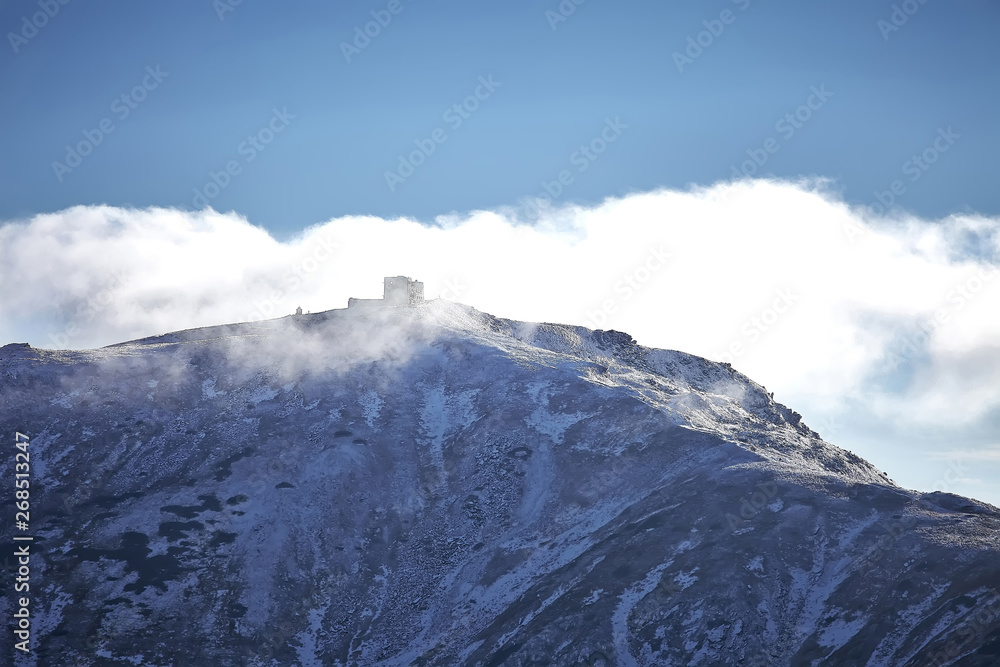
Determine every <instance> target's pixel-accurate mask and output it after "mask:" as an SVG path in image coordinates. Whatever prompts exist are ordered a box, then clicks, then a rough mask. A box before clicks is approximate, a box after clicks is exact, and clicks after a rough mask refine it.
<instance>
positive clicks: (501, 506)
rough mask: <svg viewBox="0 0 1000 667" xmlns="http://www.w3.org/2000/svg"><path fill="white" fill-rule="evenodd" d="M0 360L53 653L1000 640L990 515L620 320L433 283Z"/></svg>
mask: <svg viewBox="0 0 1000 667" xmlns="http://www.w3.org/2000/svg"><path fill="white" fill-rule="evenodd" d="M0 378H2V385H0V433H3V434H5V435H4V436H3V437H4V438H8V439H9V440H10V441H11V442H13V433H14V432H15V431H20V432H22V433H26V434H29V435H30V436H31V443H32V444H31V465H32V475H33V476H32V481H31V484H32V487H31V488H32V512H31V517H32V530H33V532H34V534H35V535H36V542H35V543H34V552H33V560H32V580H31V581H32V605H33V611H34V613H35V617H34V620H33V628H34V630H35V637H34V640H33V641H35V642H36V644H35V646H36V648H35V654H34V655H35V657H36V659H37V664H39V665H126V664H141V665H291V664H301V665H371V664H386V665H410V664H416V665H456V664H467V665H592V666H593V665H608V666H610V665H622V666H624V665H726V664H733V665H735V664H747V665H825V664H829V665H866V664H867V665H950V664H960V665H996V664H1000V546H998V537H1000V511H998V510H997V509H996V508H994V507H991V506H988V505H984V504H982V503H979V502H976V501H973V500H968V499H965V498H959V497H957V496H953V495H949V494H941V493H931V494H921V493H917V492H912V491H907V490H904V489H901V488H899V487H897V486H895V485H894V484H893V483H892V482H891V481H889V480H888V479H887V478H886V477H885V475H884V474H883V473H881V472H880V471H878V470H876V469H874V468H873V467H872V466H871V465H869V464H868V463H867V462H865V461H863V460H861V459H860V458H858V457H856V456H854V455H852V454H850V453H848V452H845V451H843V450H841V449H838V448H837V447H835V446H833V445H831V444H828V443H826V442H824V441H823V440H822V439H821V438H820V437H819V435H818V434H816V433H815V432H813V431H811V430H810V429H809V428H807V427H806V426H805V425H804V424H803V423H802V422H801V419H800V417H799V415H798V414H796V413H795V412H792V411H791V410H789V409H788V408H786V407H784V406H782V405H780V404H777V403H775V402H774V401H773V400H772V399H771V398H770V396H769V395H768V393H767V392H766V391H765V389H764V388H763V387H761V386H760V385H758V384H756V383H754V382H753V381H751V380H750V379H748V378H747V377H745V376H743V375H741V374H740V373H738V372H736V371H734V370H733V369H731V368H730V367H728V366H726V365H724V364H717V363H712V362H709V361H706V360H704V359H701V358H698V357H694V356H691V355H688V354H684V353H681V352H673V351H665V350H656V349H648V348H643V347H641V346H639V345H636V344H635V343H634V342H633V341H632V339H631V338H630V337H629V336H628V335H626V334H623V333H620V332H614V331H596V332H595V331H590V330H587V329H583V328H580V327H570V326H559V325H548V324H526V323H521V322H513V321H508V320H503V319H498V318H495V317H492V316H490V315H487V314H483V313H480V312H477V311H475V310H474V309H471V308H468V307H465V306H460V305H457V304H452V303H448V302H444V301H434V302H429V303H426V304H423V305H421V306H418V307H402V308H384V309H365V310H357V311H355V310H350V311H345V310H340V311H330V312H327V313H319V314H315V315H304V316H297V317H288V318H283V319H280V320H272V321H268V322H263V323H258V324H240V325H231V326H222V327H212V328H207V329H198V330H192V331H183V332H178V333H174V334H169V335H166V336H159V337H155V338H149V339H144V340H140V341H134V342H131V343H125V344H121V345H115V346H111V347H107V348H102V349H99V350H90V351H80V352H56V351H43V350H35V349H32V348H29V347H27V346H23V345H8V346H6V347H3V348H0ZM9 449H10V450H11V451H13V450H12V448H9ZM13 467H14V457H13V455H12V454H11V455H10V456H7V457H4V458H3V460H2V461H0V469H2V472H3V475H4V479H12V478H13V470H14V468H13ZM9 493H12V491H9ZM10 513H11V514H12V513H13V510H10ZM12 534H13V530H12V526H11V525H10V524H9V523H6V522H5V524H4V532H3V534H2V538H3V542H4V544H5V546H4V550H5V553H11V551H12V545H13V542H12ZM12 576H13V575H8V578H11V577H12ZM11 602H12V601H11V598H10V596H8V597H7V598H6V599H5V600H4V601H3V604H4V605H6V607H5V617H8V618H9V616H7V613H6V612H7V611H10V610H11V609H12V607H11ZM5 646H8V644H7V643H6V642H5ZM5 652H6V657H9V656H10V655H12V654H13V652H14V651H13V649H10V648H5Z"/></svg>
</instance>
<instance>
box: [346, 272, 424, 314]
mask: <svg viewBox="0 0 1000 667" xmlns="http://www.w3.org/2000/svg"><path fill="white" fill-rule="evenodd" d="M382 282H383V288H382V298H381V299H355V298H354V297H353V296H352V297H351V298H349V299H348V300H347V307H348V308H373V307H375V308H378V307H383V306H415V305H417V304H418V303H423V302H424V284H423V283H422V282H420V281H419V280H412V279H410V278H408V277H407V276H394V277H389V276H386V277H385V278H384V279H383V281H382Z"/></svg>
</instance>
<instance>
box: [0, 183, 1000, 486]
mask: <svg viewBox="0 0 1000 667" xmlns="http://www.w3.org/2000/svg"><path fill="white" fill-rule="evenodd" d="M0 261H2V265H0V266H2V269H0V342H4V343H5V342H30V343H31V344H32V345H35V346H38V347H48V348H56V347H69V348H82V347H95V346H100V345H106V344H110V343H114V342H120V341H122V340H127V339H131V338H137V337H143V336H149V335H155V334H160V333H166V332H168V331H173V330H178V329H184V328H190V327H196V326H203V325H210V324H219V323H224V322H239V321H249V320H260V319H265V318H269V317H278V316H283V315H287V314H289V313H291V312H293V311H294V310H295V308H296V307H297V306H301V307H302V308H303V309H305V310H311V311H314V312H315V311H319V310H327V309H330V308H343V307H345V306H346V303H347V298H348V297H349V296H358V297H379V296H381V284H382V277H383V276H386V275H400V274H402V275H410V276H413V277H416V278H418V279H420V280H423V281H424V283H425V285H426V293H427V296H428V298H434V297H439V296H440V297H444V298H448V299H451V300H454V301H460V302H462V303H467V304H470V305H472V306H475V307H476V308H478V309H480V310H483V311H487V312H490V313H492V314H494V315H498V316H503V317H510V318H515V319H521V320H528V321H548V322H562V323H569V324H579V325H584V326H588V327H591V328H604V329H618V330H622V331H627V332H629V333H630V334H632V335H633V336H634V337H635V338H636V339H637V340H638V341H639V342H640V343H642V344H644V345H649V346H655V347H665V348H672V349H680V350H684V351H686V352H691V353H694V354H699V355H702V356H705V357H708V358H710V359H715V360H724V361H729V362H731V363H732V364H733V365H734V366H735V367H736V368H738V369H739V370H741V371H743V372H745V373H747V374H748V375H750V376H751V377H753V378H754V379H756V380H758V381H760V382H762V383H764V384H765V385H767V386H768V387H769V389H770V390H773V391H775V392H776V394H775V398H776V399H778V400H781V401H782V402H784V403H787V404H789V405H791V406H792V407H794V408H795V409H797V410H799V411H801V412H803V414H804V415H805V416H806V418H807V421H810V418H811V420H812V423H811V425H812V426H813V427H814V428H817V430H819V431H820V432H821V434H823V435H824V436H826V437H827V438H828V439H829V440H831V441H834V442H838V444H841V443H840V441H839V440H838V438H837V437H835V436H836V435H837V433H836V431H837V430H841V431H842V433H841V435H842V436H843V437H847V438H848V439H850V438H853V437H854V436H853V432H852V430H851V428H852V427H851V424H858V423H860V422H861V421H865V420H868V421H870V422H871V423H878V424H880V425H881V426H880V428H889V429H890V430H893V432H894V433H895V434H896V436H898V437H903V436H905V435H906V434H915V433H924V432H928V431H933V432H934V433H937V434H938V435H939V437H938V439H937V445H938V446H937V447H936V448H935V451H940V449H941V447H940V444H941V441H942V440H941V439H942V438H947V437H960V438H962V441H961V442H956V443H955V444H954V445H953V446H951V447H949V448H950V449H961V450H962V451H966V452H967V453H969V452H974V451H976V449H975V447H976V446H978V444H981V443H976V442H973V441H974V440H975V438H976V437H980V436H981V437H983V438H984V442H985V441H990V442H994V443H995V442H996V437H995V435H996V431H995V429H993V430H992V431H991V425H996V424H1000V417H998V416H1000V317H998V316H997V313H998V312H1000V308H998V305H1000V279H997V276H998V275H1000V272H998V264H1000V220H998V219H996V218H985V217H981V216H975V215H956V216H952V217H950V218H947V219H944V220H937V221H928V220H921V219H917V218H913V217H910V216H907V215H906V214H902V213H899V214H895V215H892V216H890V217H885V216H875V215H873V214H872V212H870V211H867V210H862V209H857V208H852V207H849V206H848V205H847V204H845V203H844V202H843V201H842V200H841V199H840V198H839V197H838V196H837V195H836V194H834V193H833V192H831V191H830V190H829V188H828V184H827V183H825V182H823V181H808V182H799V183H791V182H783V181H768V180H745V181H740V182H733V183H724V184H717V185H715V186H712V187H707V188H696V189H692V190H690V191H686V192H680V191H671V190H659V191H654V192H648V193H637V194H633V195H629V196H626V197H623V198H619V199H610V200H607V201H605V202H604V203H602V204H600V205H597V206H593V207H579V206H572V205H568V206H565V207H559V208H549V209H546V210H545V211H544V212H543V215H542V216H541V218H540V220H539V221H538V222H537V223H535V224H532V225H525V224H521V223H520V222H518V220H517V217H516V212H515V210H514V209H513V208H512V209H509V210H508V209H499V210H496V211H477V212H472V213H469V214H465V215H452V216H444V217H441V218H439V219H437V220H436V221H434V223H433V224H420V223H418V222H417V221H414V220H407V219H396V220H383V219H379V218H371V217H344V218H338V219H334V220H330V221H329V222H326V223H323V224H319V225H316V226H314V227H311V228H309V229H306V230H304V231H303V232H302V233H301V234H299V235H298V236H297V237H295V238H293V239H292V240H290V241H288V242H279V241H277V240H275V239H274V238H273V237H272V236H270V234H269V233H268V232H267V231H266V230H264V229H262V228H259V227H256V226H254V225H252V224H251V223H250V222H248V221H247V220H246V219H244V218H242V217H241V216H239V215H236V214H233V213H228V214H222V213H217V212H215V211H212V210H210V209H209V210H205V211H201V212H195V213H191V212H184V211H177V210H167V209H145V210H131V209H120V208H112V207H75V208H71V209H68V210H65V211H61V212H58V213H53V214H46V215H39V216H36V217H34V218H31V219H29V220H25V221H17V222H9V223H5V224H3V226H0ZM862 413H863V415H864V416H863V417H859V416H858V415H859V414H862ZM845 420H846V421H845ZM817 422H819V423H817ZM845 423H846V424H847V425H846V426H845V425H844V424H845ZM838 424H839V426H838ZM824 425H826V427H827V428H826V430H824V428H823V427H824ZM886 425H888V426H886ZM831 431H834V432H833V433H832V434H831V433H830V432H831ZM949 434H950V435H949ZM977 434H978V435H977ZM990 434H992V436H993V437H992V438H990V437H988V436H989V435H990ZM831 436H833V437H831ZM970 438H971V440H970ZM970 445H972V446H970ZM862 450H863V448H859V449H856V451H859V453H862V455H865V454H868V455H871V452H865V451H862ZM970 456H971V454H970ZM926 458H927V460H931V459H932V458H933V457H932V456H931V455H930V452H928V453H927V455H926ZM874 459H875V461H876V463H879V461H878V457H877V455H876V456H875V457H874ZM986 460H987V461H993V459H992V458H989V457H987V459H986ZM930 474H933V473H930ZM980 476H982V475H980ZM998 479H1000V477H998ZM947 490H950V491H958V489H954V488H949V489H947ZM964 491H965V492H966V493H972V494H973V495H978V496H979V497H984V498H985V497H986V496H987V495H988V494H986V493H982V492H980V493H974V492H973V491H971V490H969V489H965V490H964Z"/></svg>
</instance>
